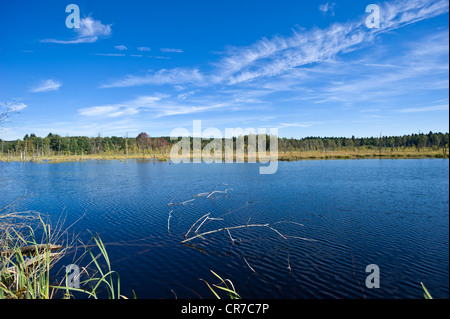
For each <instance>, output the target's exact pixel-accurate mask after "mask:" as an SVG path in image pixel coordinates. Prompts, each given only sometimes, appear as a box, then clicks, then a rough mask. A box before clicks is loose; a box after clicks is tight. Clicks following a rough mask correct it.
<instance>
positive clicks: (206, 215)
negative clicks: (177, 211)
mask: <svg viewBox="0 0 450 319" xmlns="http://www.w3.org/2000/svg"><path fill="white" fill-rule="evenodd" d="M209 214H210V213H208V214H205V215H203V216H202V217H200V218H199V219H197V220H196V221H195V223H193V224H192V226H191V228H189V230H188V231H187V233H186V235H184V238H187V235H189V233H190V232H191V230H192V228H194V226H195V225H196V224H197V223H198V222H199V221H201V220H202V219H203V218H205V217H206V218H207V217H208V216H209Z"/></svg>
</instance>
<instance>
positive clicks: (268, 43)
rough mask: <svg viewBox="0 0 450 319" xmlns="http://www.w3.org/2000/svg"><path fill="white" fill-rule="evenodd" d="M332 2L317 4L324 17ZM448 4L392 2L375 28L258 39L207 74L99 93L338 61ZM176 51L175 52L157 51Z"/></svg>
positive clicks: (183, 73) (151, 79) (187, 71)
mask: <svg viewBox="0 0 450 319" xmlns="http://www.w3.org/2000/svg"><path fill="white" fill-rule="evenodd" d="M333 5H334V3H331V4H330V3H327V4H326V5H323V7H322V10H323V11H327V12H329V11H330V10H332V7H333ZM448 6H449V5H448V1H447V0H437V1H425V0H412V1H411V0H398V1H393V2H390V3H384V4H382V5H380V7H381V11H382V12H383V19H382V21H381V27H380V28H379V29H368V28H367V27H366V26H365V16H364V15H361V17H360V18H359V19H357V20H355V21H353V22H346V23H334V24H332V25H331V26H330V27H328V28H325V29H319V28H314V29H311V30H297V31H293V33H292V34H291V35H290V36H274V37H272V38H263V39H261V40H259V41H257V42H256V43H254V44H252V45H250V46H246V47H231V48H229V49H227V50H226V52H225V53H224V57H223V58H221V59H219V60H218V61H217V62H216V63H214V64H213V67H214V68H213V69H212V70H211V71H210V72H208V73H205V72H202V71H200V70H199V69H197V68H175V69H171V70H166V69H162V70H160V71H157V72H154V73H153V74H148V75H144V76H136V75H128V76H126V77H125V78H124V79H121V80H117V81H114V82H112V83H109V84H105V85H102V86H101V87H103V88H110V87H121V86H135V85H144V84H185V83H191V84H195V85H205V83H208V84H213V85H214V84H228V85H235V84H239V83H249V82H252V81H255V80H257V79H266V78H271V77H278V76H280V75H283V74H285V73H286V72H290V71H292V70H295V69H296V68H299V67H308V66H311V65H315V64H322V63H324V62H333V61H334V60H335V59H336V58H337V57H338V56H340V55H343V54H346V53H349V52H352V51H355V50H359V49H361V48H362V47H364V46H367V45H369V44H371V43H373V41H374V39H375V37H376V36H377V35H379V34H382V33H386V32H389V31H392V30H395V29H397V28H400V27H403V26H405V25H407V24H411V23H414V22H417V21H420V20H423V19H428V18H432V17H434V16H437V15H440V14H443V13H446V12H448ZM161 51H163V52H182V50H180V49H167V48H166V49H161Z"/></svg>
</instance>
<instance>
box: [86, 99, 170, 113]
mask: <svg viewBox="0 0 450 319" xmlns="http://www.w3.org/2000/svg"><path fill="white" fill-rule="evenodd" d="M164 97H166V96H164V95H161V96H140V97H138V98H136V99H134V100H131V101H127V102H124V103H119V104H113V105H102V106H92V107H87V108H82V109H79V110H78V113H79V114H80V115H84V116H102V117H103V116H106V117H118V116H124V115H134V114H137V113H139V111H140V109H142V108H148V107H151V106H153V105H154V104H155V103H156V102H158V101H160V100H161V99H162V98H164Z"/></svg>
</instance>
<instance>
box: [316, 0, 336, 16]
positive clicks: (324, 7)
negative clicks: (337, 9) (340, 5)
mask: <svg viewBox="0 0 450 319" xmlns="http://www.w3.org/2000/svg"><path fill="white" fill-rule="evenodd" d="M335 5H336V3H334V2H333V3H331V4H330V3H329V2H327V3H325V4H321V5H320V6H319V10H320V11H322V13H323V14H327V13H329V14H330V15H331V16H334V6H335Z"/></svg>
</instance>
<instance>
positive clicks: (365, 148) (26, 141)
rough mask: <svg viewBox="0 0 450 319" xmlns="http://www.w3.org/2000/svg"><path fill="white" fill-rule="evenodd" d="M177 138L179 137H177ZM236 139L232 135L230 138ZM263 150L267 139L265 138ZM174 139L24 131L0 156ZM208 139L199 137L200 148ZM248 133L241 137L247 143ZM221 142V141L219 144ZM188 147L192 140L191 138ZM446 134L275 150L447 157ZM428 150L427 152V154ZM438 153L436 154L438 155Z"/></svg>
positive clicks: (105, 150)
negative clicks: (23, 134) (403, 153)
mask: <svg viewBox="0 0 450 319" xmlns="http://www.w3.org/2000/svg"><path fill="white" fill-rule="evenodd" d="M179 139H181V137H180V138H179ZM233 139H234V140H235V139H236V138H235V137H234V138H233ZM266 140H267V150H269V146H270V142H269V141H270V139H269V138H268V137H267V138H266ZM177 141H178V140H177V139H175V140H171V138H170V137H168V136H164V137H151V136H150V135H148V134H147V133H145V132H142V133H140V134H139V135H138V136H136V137H118V136H111V137H108V136H107V137H102V136H100V135H99V136H97V137H87V136H60V135H58V134H52V133H49V134H48V135H47V136H46V137H38V136H36V135H35V134H26V135H25V136H24V137H23V139H17V140H14V141H4V140H1V139H0V147H1V148H0V158H3V159H5V158H6V159H15V160H17V159H20V160H30V159H37V158H49V157H56V156H60V157H61V156H69V157H71V156H75V157H77V156H81V157H84V156H90V155H104V156H121V155H123V156H125V157H127V156H132V157H136V156H144V157H145V156H149V155H152V154H153V155H155V154H159V155H161V154H169V152H170V148H171V147H172V145H173V144H174V143H176V142H177ZM209 141H210V140H208V139H202V147H203V146H204V145H206V144H207V143H209ZM247 142H248V136H244V145H245V147H246V146H247ZM222 145H223V143H222ZM191 146H192V139H191ZM448 147H449V134H448V133H433V132H429V133H428V134H425V133H418V134H410V135H403V136H380V137H367V138H364V137H355V136H352V137H351V138H348V137H304V138H301V139H295V138H285V137H283V138H278V150H279V153H280V154H281V155H283V154H294V153H296V154H299V155H301V154H302V153H308V154H313V155H311V157H314V156H315V155H314V154H317V153H320V154H324V153H325V154H326V153H336V154H338V153H346V152H349V153H359V154H361V153H362V154H365V153H370V154H373V155H374V154H379V155H382V154H389V153H391V154H392V153H395V152H396V153H401V152H409V153H411V152H413V153H417V155H418V156H420V154H426V153H428V154H431V153H433V154H435V155H436V156H433V157H448ZM430 152H431V153H430ZM439 154H440V155H442V156H440V155H439ZM319 157H323V156H319Z"/></svg>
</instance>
